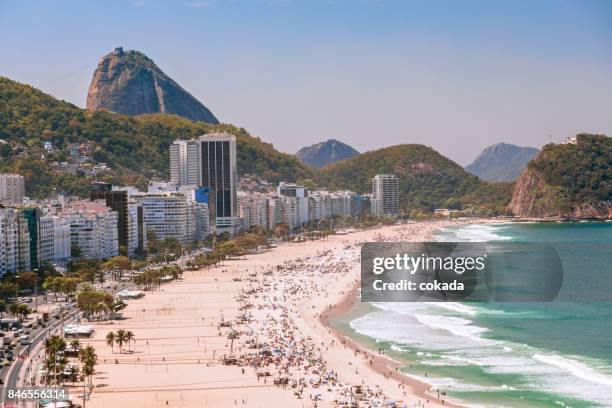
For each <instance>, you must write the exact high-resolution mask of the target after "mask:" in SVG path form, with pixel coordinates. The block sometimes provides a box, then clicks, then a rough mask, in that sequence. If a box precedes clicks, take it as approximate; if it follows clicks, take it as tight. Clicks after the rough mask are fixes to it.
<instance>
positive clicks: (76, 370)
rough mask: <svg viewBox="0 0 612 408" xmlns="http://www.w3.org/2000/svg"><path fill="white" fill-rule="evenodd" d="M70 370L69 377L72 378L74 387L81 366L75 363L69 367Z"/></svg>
mask: <svg viewBox="0 0 612 408" xmlns="http://www.w3.org/2000/svg"><path fill="white" fill-rule="evenodd" d="M68 372H69V377H70V379H71V380H72V386H73V387H74V383H75V382H76V379H77V377H78V375H79V367H77V366H75V365H71V366H70V367H68Z"/></svg>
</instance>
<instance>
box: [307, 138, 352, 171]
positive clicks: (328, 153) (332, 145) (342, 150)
mask: <svg viewBox="0 0 612 408" xmlns="http://www.w3.org/2000/svg"><path fill="white" fill-rule="evenodd" d="M358 154H359V152H358V151H357V150H355V149H353V148H352V147H351V146H349V145H347V144H346V143H342V142H340V141H338V140H335V139H329V140H327V141H325V142H321V143H317V144H314V145H312V146H306V147H302V148H301V149H300V150H298V152H297V153H296V154H295V155H296V156H297V158H298V160H300V161H301V162H302V163H304V164H306V165H308V166H313V167H325V166H327V165H328V164H332V163H335V162H337V161H340V160H344V159H349V158H351V157H354V156H357V155H358Z"/></svg>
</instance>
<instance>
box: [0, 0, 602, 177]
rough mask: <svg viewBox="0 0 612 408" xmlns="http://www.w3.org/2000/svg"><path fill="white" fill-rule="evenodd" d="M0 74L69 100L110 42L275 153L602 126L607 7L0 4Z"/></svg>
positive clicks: (142, 0) (81, 99)
mask: <svg viewBox="0 0 612 408" xmlns="http://www.w3.org/2000/svg"><path fill="white" fill-rule="evenodd" d="M0 38H1V41H0V75H3V76H7V77H9V78H11V79H14V80H17V81H20V82H25V83H28V84H31V85H33V86H35V87H37V88H40V89H41V90H43V91H45V92H47V93H49V94H51V95H53V96H55V97H57V98H60V99H64V100H67V101H69V102H72V103H74V104H75V105H77V106H80V107H84V106H85V100H86V95H87V89H88V86H89V82H90V81H91V76H92V74H93V71H94V69H95V68H96V65H97V63H98V60H99V59H100V57H102V56H103V55H105V54H107V53H109V52H110V51H111V50H112V49H113V48H114V47H117V46H123V47H124V49H135V50H139V51H142V52H144V53H145V54H146V55H147V56H149V57H150V58H152V59H153V60H154V61H155V62H156V63H157V65H158V66H159V67H160V68H161V69H162V70H163V71H164V72H166V73H167V74H168V75H169V76H171V77H172V78H173V79H174V80H176V81H177V82H178V83H179V84H180V85H181V86H182V87H183V88H185V89H186V90H187V91H189V92H190V93H191V94H192V95H194V96H195V97H196V98H198V99H199V100H200V101H201V102H202V103H204V104H205V105H206V106H207V107H208V108H209V109H211V110H212V112H213V113H214V114H215V115H216V116H217V117H218V118H219V119H220V120H221V121H222V122H227V123H232V124H234V125H237V126H241V127H244V128H246V129H247V130H249V132H250V133H251V134H253V135H254V136H258V137H260V138H261V139H262V140H264V141H266V142H271V143H273V145H274V146H275V147H276V148H277V149H279V150H281V151H284V152H288V153H294V152H295V151H297V150H298V149H299V148H300V147H303V146H305V145H310V144H313V143H317V142H320V141H323V140H327V139H329V138H335V139H338V140H341V141H343V142H345V143H348V144H350V145H351V146H353V147H354V148H356V149H357V150H359V151H362V152H363V151H367V150H372V149H377V148H381V147H386V146H391V145H396V144H405V143H422V144H426V145H428V146H431V147H433V148H434V149H436V150H438V151H439V152H440V153H442V154H444V155H445V156H447V157H450V158H451V159H453V160H455V161H456V162H458V163H460V164H462V165H465V164H468V163H469V162H471V161H472V160H473V159H474V158H475V157H476V156H477V155H478V154H479V153H480V152H481V151H482V150H483V149H484V148H485V147H486V146H489V145H491V144H494V143H498V142H507V143H514V144H519V145H524V146H535V147H540V146H542V145H543V144H545V143H547V142H548V141H549V138H552V140H553V141H561V140H563V139H564V138H565V137H568V136H571V135H574V134H576V133H579V132H592V133H605V134H608V135H612V1H607V0H604V1H589V0H581V1H564V0H554V1H552V0H551V1H548V0H529V1H520V0H512V1H507V0H495V1H476V0H462V1H460V0H428V1H425V0H423V1H410V0H397V1H393V0H321V1H318V0H304V1H297V0H296V1H292V0H204V1H197V0H191V1H168V0H166V1H164V0H158V1H154V0H126V1H119V0H114V1H109V0H105V1H71V0H63V1H29V0H14V1H13V0H0Z"/></svg>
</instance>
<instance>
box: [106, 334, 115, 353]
mask: <svg viewBox="0 0 612 408" xmlns="http://www.w3.org/2000/svg"><path fill="white" fill-rule="evenodd" d="M106 344H108V345H109V346H111V353H113V354H114V353H115V350H114V347H113V346H114V345H115V333H113V332H108V333H106Z"/></svg>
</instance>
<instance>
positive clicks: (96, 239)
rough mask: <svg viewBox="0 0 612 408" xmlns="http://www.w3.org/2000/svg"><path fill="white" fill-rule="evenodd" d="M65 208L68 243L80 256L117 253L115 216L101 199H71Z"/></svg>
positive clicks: (100, 255)
mask: <svg viewBox="0 0 612 408" xmlns="http://www.w3.org/2000/svg"><path fill="white" fill-rule="evenodd" d="M70 205H71V207H70V208H69V209H68V210H67V214H68V215H67V217H68V219H69V220H70V244H71V245H72V246H77V247H78V248H79V251H80V255H79V256H80V258H84V259H108V258H112V257H113V256H117V255H118V254H119V231H118V228H117V225H118V216H117V212H116V211H111V210H110V209H109V208H108V207H107V206H106V202H105V201H103V200H97V201H73V202H71V203H70Z"/></svg>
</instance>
